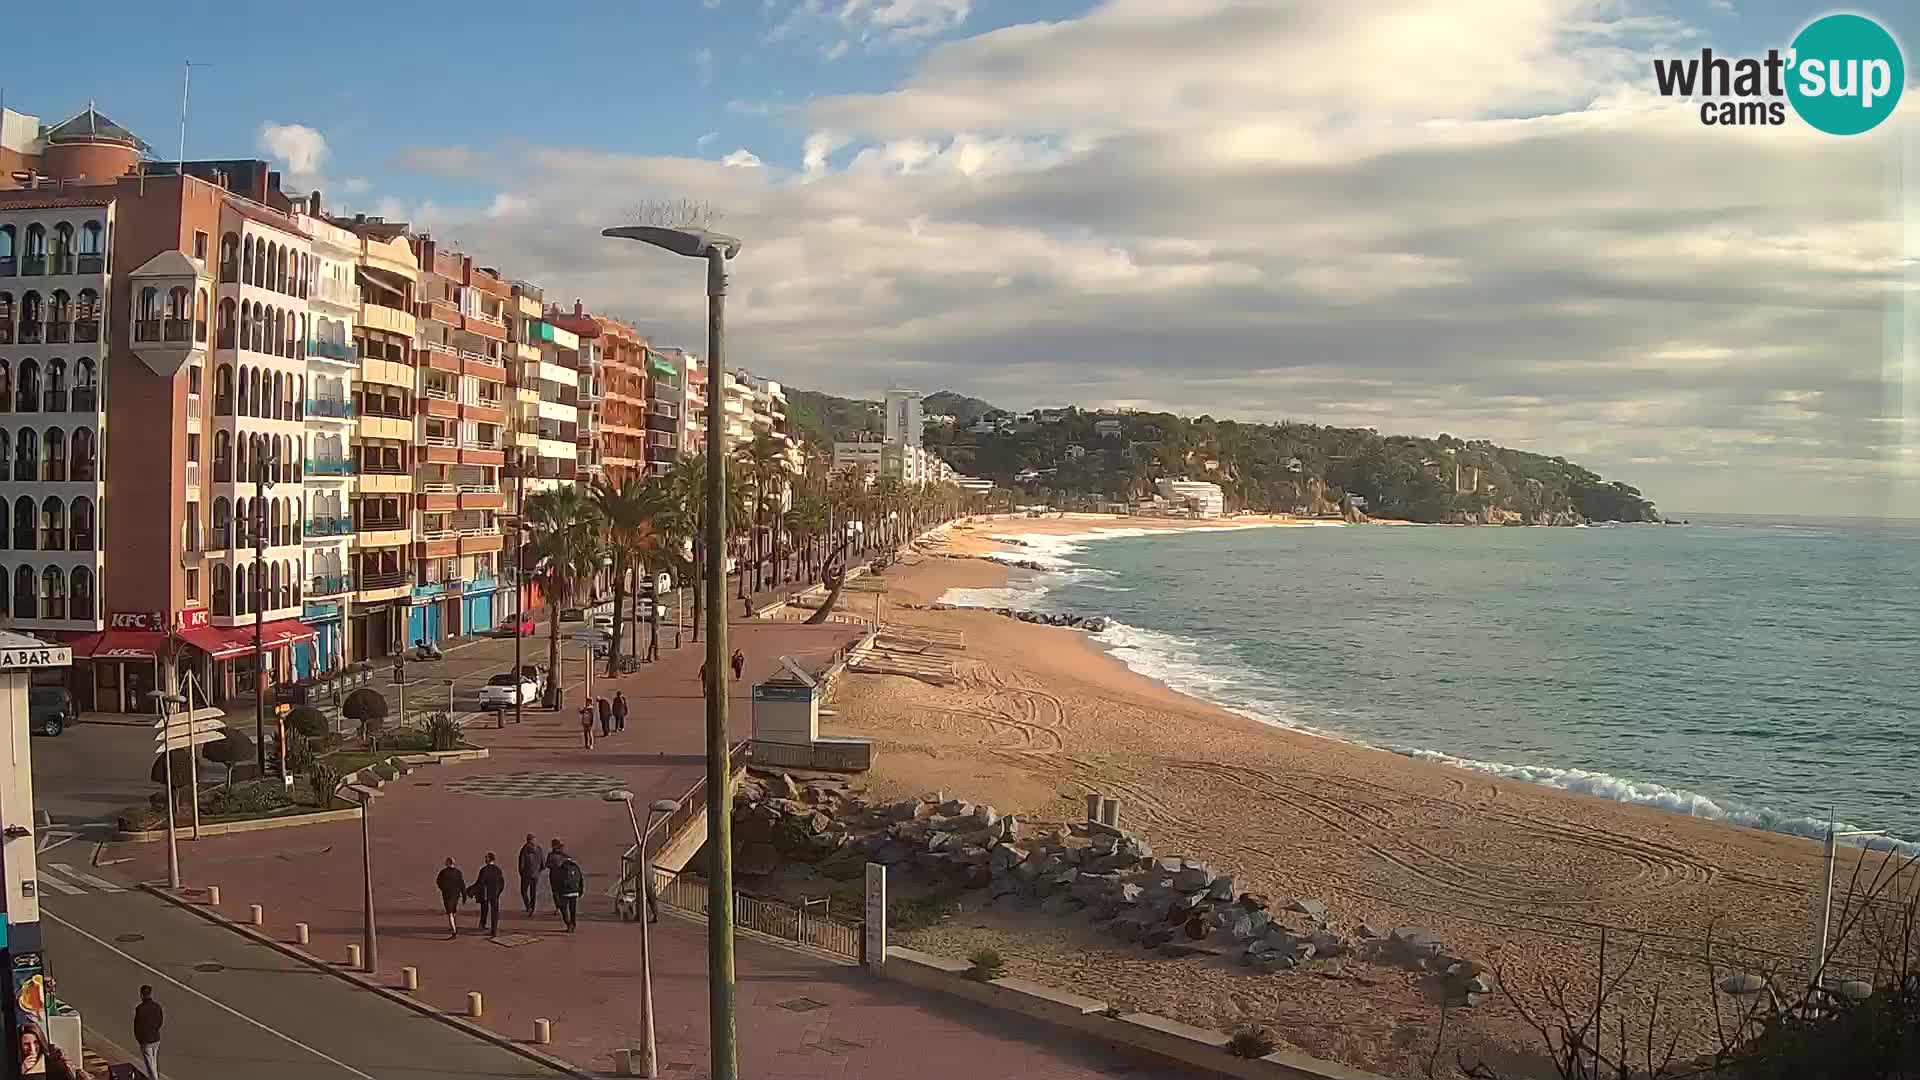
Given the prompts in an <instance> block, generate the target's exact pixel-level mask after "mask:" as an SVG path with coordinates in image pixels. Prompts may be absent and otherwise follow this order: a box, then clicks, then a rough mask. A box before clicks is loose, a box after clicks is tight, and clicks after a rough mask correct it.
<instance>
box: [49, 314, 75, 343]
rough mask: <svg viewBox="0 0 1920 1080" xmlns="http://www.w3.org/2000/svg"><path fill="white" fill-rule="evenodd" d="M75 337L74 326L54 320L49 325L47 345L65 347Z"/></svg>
mask: <svg viewBox="0 0 1920 1080" xmlns="http://www.w3.org/2000/svg"><path fill="white" fill-rule="evenodd" d="M72 337H73V327H72V325H70V324H68V323H65V322H62V321H60V320H57V319H56V320H54V321H53V322H50V323H48V324H47V344H49V345H64V344H66V343H67V342H68V341H69V340H71V339H72Z"/></svg>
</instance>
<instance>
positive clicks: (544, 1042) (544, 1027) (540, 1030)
mask: <svg viewBox="0 0 1920 1080" xmlns="http://www.w3.org/2000/svg"><path fill="white" fill-rule="evenodd" d="M533 1045H535V1046H551V1045H553V1021H551V1020H547V1019H540V1018H536V1019H535V1020H534V1022H533Z"/></svg>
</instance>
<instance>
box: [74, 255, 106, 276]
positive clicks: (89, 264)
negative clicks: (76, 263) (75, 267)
mask: <svg viewBox="0 0 1920 1080" xmlns="http://www.w3.org/2000/svg"><path fill="white" fill-rule="evenodd" d="M106 271H107V257H106V256H105V255H86V254H82V255H81V256H80V272H81V273H83V274H104V273H106Z"/></svg>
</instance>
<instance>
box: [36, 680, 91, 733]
mask: <svg viewBox="0 0 1920 1080" xmlns="http://www.w3.org/2000/svg"><path fill="white" fill-rule="evenodd" d="M79 718H80V710H79V709H77V708H75V707H74V704H73V694H71V693H70V692H68V690H67V688H66V687H64V686H33V687H29V688H28V689H27V726H28V729H29V730H30V731H32V732H33V733H34V734H35V735H58V734H60V733H61V732H62V731H65V730H66V729H67V725H68V724H71V723H73V722H74V721H75V720H78V719H79Z"/></svg>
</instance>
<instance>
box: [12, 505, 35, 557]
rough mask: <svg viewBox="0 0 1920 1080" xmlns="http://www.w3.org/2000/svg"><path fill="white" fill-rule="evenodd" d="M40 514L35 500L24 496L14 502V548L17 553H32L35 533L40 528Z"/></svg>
mask: <svg viewBox="0 0 1920 1080" xmlns="http://www.w3.org/2000/svg"><path fill="white" fill-rule="evenodd" d="M39 517H40V515H39V513H38V512H37V511H36V510H35V509H34V505H33V498H32V497H31V496H28V495H22V496H20V497H19V498H17V499H15V500H13V547H14V550H16V551H32V550H33V549H34V547H35V546H36V545H35V544H34V533H35V532H36V531H37V529H38V527H39V524H40V522H39Z"/></svg>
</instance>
